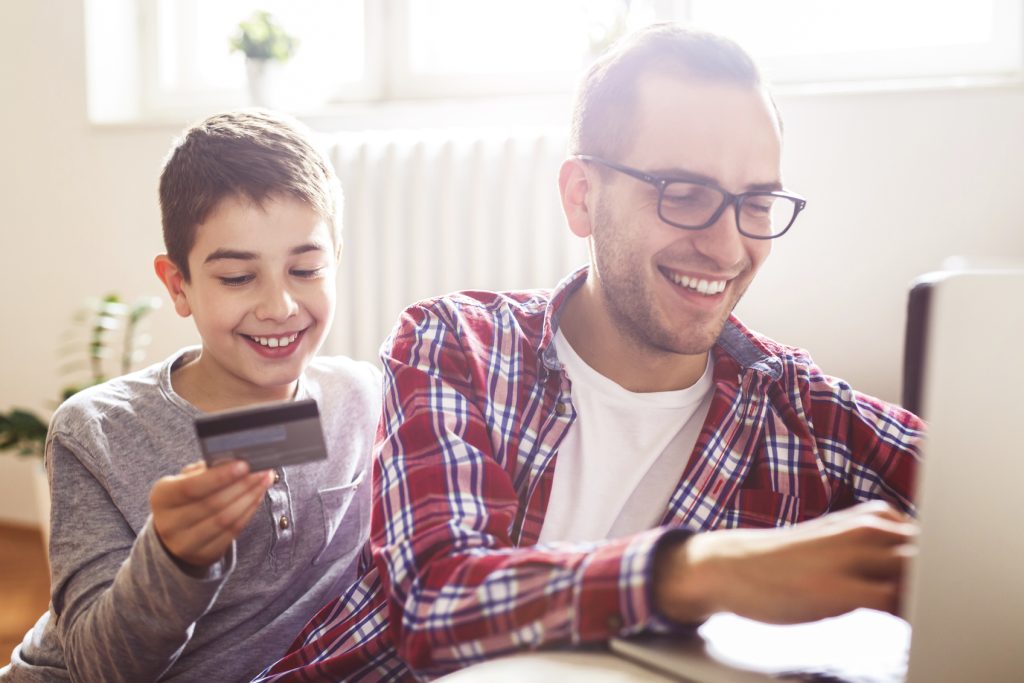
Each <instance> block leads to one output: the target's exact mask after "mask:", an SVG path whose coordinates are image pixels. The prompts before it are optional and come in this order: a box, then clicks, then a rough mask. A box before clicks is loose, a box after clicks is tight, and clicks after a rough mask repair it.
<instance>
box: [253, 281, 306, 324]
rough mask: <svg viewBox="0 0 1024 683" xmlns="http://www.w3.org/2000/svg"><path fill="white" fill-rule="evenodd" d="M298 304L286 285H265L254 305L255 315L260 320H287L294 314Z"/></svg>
mask: <svg viewBox="0 0 1024 683" xmlns="http://www.w3.org/2000/svg"><path fill="white" fill-rule="evenodd" d="M298 310H299V305H298V303H297V302H296V301H295V297H293V296H292V294H291V292H289V291H288V288H287V287H279V286H272V287H267V288H266V291H264V292H263V295H262V297H261V299H260V303H259V305H258V306H257V307H256V317H257V318H259V319H260V320H287V319H288V318H290V317H292V316H293V315H295V314H296V313H297V312H298Z"/></svg>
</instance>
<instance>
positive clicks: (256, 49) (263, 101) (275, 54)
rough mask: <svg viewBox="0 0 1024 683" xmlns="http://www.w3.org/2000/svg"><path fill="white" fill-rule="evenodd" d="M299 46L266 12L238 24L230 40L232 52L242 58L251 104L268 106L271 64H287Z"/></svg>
mask: <svg viewBox="0 0 1024 683" xmlns="http://www.w3.org/2000/svg"><path fill="white" fill-rule="evenodd" d="M298 46H299V41H298V39H297V38H296V37H295V36H293V35H291V34H289V33H288V32H286V31H285V30H284V28H282V27H281V25H280V24H279V23H277V21H276V20H275V19H274V17H273V16H272V15H271V14H270V13H269V12H265V11H259V12H256V13H254V14H253V15H252V17H250V18H249V19H247V20H245V21H242V22H240V23H239V24H238V31H237V33H236V34H235V35H234V36H233V37H232V38H231V51H232V52H233V53H234V52H241V53H242V54H244V55H245V66H246V72H247V75H248V82H249V97H250V99H251V100H252V103H253V104H254V105H256V106H260V107H263V106H268V105H269V104H270V102H271V100H272V93H271V92H269V85H268V80H269V76H268V72H269V68H270V65H271V63H274V62H276V63H281V64H283V63H284V62H287V61H288V60H289V59H291V58H292V56H293V55H294V54H295V50H296V49H297V48H298Z"/></svg>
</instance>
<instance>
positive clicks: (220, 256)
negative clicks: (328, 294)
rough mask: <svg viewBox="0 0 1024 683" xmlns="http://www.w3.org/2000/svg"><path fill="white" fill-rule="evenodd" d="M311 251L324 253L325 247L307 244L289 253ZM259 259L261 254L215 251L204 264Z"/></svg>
mask: <svg viewBox="0 0 1024 683" xmlns="http://www.w3.org/2000/svg"><path fill="white" fill-rule="evenodd" d="M311 251H324V246H323V245H322V244H320V243H319V242H307V243H306V244H300V245H299V246H297V247H293V248H292V249H291V251H290V252H289V253H290V254H292V255H293V256H298V255H299V254H306V253H309V252H311ZM258 258H259V254H257V253H256V252H254V251H242V250H241V249H215V250H214V251H212V252H211V253H210V255H209V256H207V257H206V260H205V261H203V263H204V264H206V263H212V262H214V261H231V260H234V261H255V260H256V259H258Z"/></svg>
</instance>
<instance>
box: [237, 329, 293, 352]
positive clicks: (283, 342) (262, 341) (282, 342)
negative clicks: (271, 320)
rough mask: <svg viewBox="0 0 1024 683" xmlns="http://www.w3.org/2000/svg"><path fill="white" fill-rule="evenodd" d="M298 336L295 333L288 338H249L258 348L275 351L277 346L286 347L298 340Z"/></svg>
mask: <svg viewBox="0 0 1024 683" xmlns="http://www.w3.org/2000/svg"><path fill="white" fill-rule="evenodd" d="M298 336H299V334H298V333H297V332H296V333H295V334H293V335H290V336H288V337H249V338H250V339H252V340H253V341H254V342H256V343H257V344H259V345H260V346H267V347H269V348H272V349H276V348H277V347H279V346H288V345H289V344H291V343H292V342H293V341H295V340H296V339H297V338H298Z"/></svg>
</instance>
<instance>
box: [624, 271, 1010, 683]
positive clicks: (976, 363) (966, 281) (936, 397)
mask: <svg viewBox="0 0 1024 683" xmlns="http://www.w3.org/2000/svg"><path fill="white" fill-rule="evenodd" d="M907 313H908V315H907V323H908V325H907V334H906V353H905V360H906V363H905V368H904V391H903V394H904V401H905V403H907V404H909V405H908V407H910V406H913V409H914V410H915V411H916V412H918V413H919V414H921V415H922V416H924V417H925V418H926V420H927V421H928V425H929V435H928V440H927V442H926V444H925V446H924V457H925V463H924V465H923V467H922V471H921V474H920V481H919V484H918V496H917V499H918V512H919V519H920V524H921V532H920V539H919V545H918V556H917V558H916V559H915V561H914V562H913V565H912V568H911V572H910V576H909V577H908V582H907V588H906V590H907V595H906V596H905V600H904V604H905V605H906V607H907V615H906V616H907V621H904V620H903V619H900V618H898V617H894V616H892V615H889V614H885V613H882V612H876V611H872V610H856V611H854V612H851V613H849V614H845V615H842V616H840V617H835V618H832V619H825V620H822V621H818V622H813V623H810V624H799V625H795V626H775V625H770V624H763V623H759V622H755V621H751V620H749V619H743V618H741V617H738V616H736V615H732V614H718V615H714V616H712V617H711V619H709V620H708V621H707V622H706V623H704V624H703V625H702V626H701V627H700V629H699V630H698V633H697V636H696V637H694V638H691V639H687V640H682V641H681V640H678V639H669V638H664V637H654V638H639V639H622V638H619V639H613V640H612V641H611V643H610V646H611V650H612V651H613V652H615V653H617V654H620V655H622V656H624V657H627V658H629V659H632V660H634V661H636V662H639V663H641V664H644V665H645V666H648V667H650V668H653V669H656V670H657V671H659V672H661V673H664V674H666V675H667V676H668V677H670V678H674V679H677V680H685V681H694V682H696V683H752V682H754V681H779V680H799V681H846V682H850V683H853V682H856V683H890V682H892V683H896V682H903V681H906V682H907V683H945V682H947V681H948V682H950V683H961V682H964V681H986V682H988V681H992V682H1005V681H1024V532H1022V531H1021V528H1020V527H1021V525H1022V524H1024V505H1022V504H1020V503H1019V502H1018V501H1020V500H1022V499H1024V445H1022V441H1024V439H1022V435H1024V270H1000V271H961V272H942V273H935V274H930V275H928V276H926V277H923V278H921V279H919V280H918V281H917V282H915V284H914V286H913V287H912V289H911V294H910V298H909V301H908V312H907ZM911 625H913V627H912V628H911Z"/></svg>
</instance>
